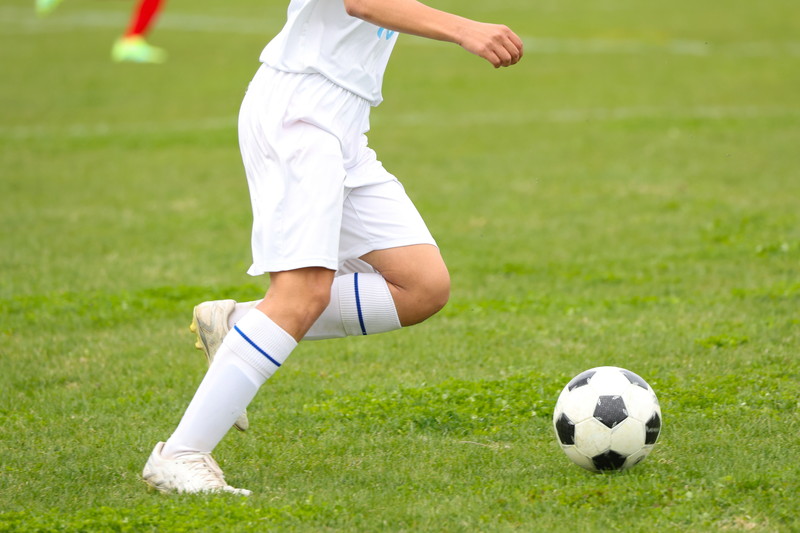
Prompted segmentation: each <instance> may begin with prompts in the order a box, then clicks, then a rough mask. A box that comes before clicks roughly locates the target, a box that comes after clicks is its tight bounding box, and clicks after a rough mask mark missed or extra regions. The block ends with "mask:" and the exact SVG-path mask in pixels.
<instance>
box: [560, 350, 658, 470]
mask: <svg viewBox="0 0 800 533" xmlns="http://www.w3.org/2000/svg"><path fill="white" fill-rule="evenodd" d="M661 425H662V422H661V408H660V406H659V404H658V398H657V397H656V393H655V392H654V391H653V389H652V387H650V385H648V383H647V382H646V381H645V380H643V379H642V378H641V377H639V376H638V375H636V374H634V373H633V372H631V371H630V370H625V369H624V368H617V367H614V366H601V367H597V368H592V369H590V370H587V371H585V372H581V373H580V374H578V375H577V376H575V377H574V378H572V380H571V381H570V382H569V383H567V386H566V387H564V390H562V391H561V394H560V395H559V396H558V401H557V402H556V407H555V411H554V412H553V427H554V428H555V431H556V437H557V438H558V442H559V444H560V445H561V449H563V450H564V453H565V454H567V457H569V458H570V459H571V460H572V461H573V462H574V463H575V464H577V465H579V466H582V467H583V468H585V469H587V470H591V471H592V472H601V471H607V470H625V469H627V468H630V467H632V466H634V465H636V464H639V463H640V462H642V460H644V458H645V457H647V455H648V454H649V453H650V452H651V451H652V450H653V446H655V444H656V441H657V440H658V435H659V434H660V433H661Z"/></svg>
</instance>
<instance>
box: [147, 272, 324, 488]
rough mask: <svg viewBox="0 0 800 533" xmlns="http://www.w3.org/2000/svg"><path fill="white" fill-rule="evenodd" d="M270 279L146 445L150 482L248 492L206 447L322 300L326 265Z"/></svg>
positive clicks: (247, 399) (234, 415) (243, 404)
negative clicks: (166, 432) (152, 443)
mask: <svg viewBox="0 0 800 533" xmlns="http://www.w3.org/2000/svg"><path fill="white" fill-rule="evenodd" d="M270 279H271V283H270V288H269V290H268V291H267V294H266V295H265V297H264V299H263V300H262V301H261V303H260V304H259V306H258V307H257V308H254V309H251V310H250V311H249V312H248V313H247V314H246V315H245V316H244V317H243V318H242V319H241V320H239V322H238V323H237V324H236V325H235V326H234V328H233V329H232V330H231V331H229V332H228V334H227V335H226V336H225V339H224V340H223V342H222V345H221V346H220V348H219V350H218V351H217V353H216V354H215V357H214V360H213V362H212V364H211V366H210V367H209V369H208V372H207V373H206V375H205V377H204V378H203V381H202V382H201V383H200V386H199V387H198V389H197V391H196V392H195V395H194V397H193V398H192V401H191V402H190V403H189V407H188V408H187V409H186V412H185V413H184V415H183V418H182V419H181V421H180V423H179V424H178V427H177V428H176V429H175V431H174V432H173V433H172V435H171V436H170V438H169V439H168V440H167V441H166V443H159V444H158V445H157V446H156V448H155V449H154V450H153V453H152V455H151V457H150V459H149V460H148V462H147V465H146V466H145V469H144V472H143V477H144V479H145V481H146V482H147V483H148V484H150V485H151V486H153V487H154V488H156V489H158V490H162V491H165V492H169V491H177V492H197V491H224V492H236V493H241V494H246V493H247V491H243V490H241V489H234V488H233V487H231V486H229V485H228V484H227V483H226V482H225V480H224V478H223V476H222V471H221V470H220V469H219V467H215V465H216V463H214V462H213V459H212V458H211V452H212V451H213V449H214V448H215V447H216V446H217V444H219V442H220V441H221V440H222V438H223V437H224V436H225V434H226V433H227V432H228V430H229V429H230V427H231V425H233V423H234V422H235V421H236V419H237V418H238V417H239V416H241V414H242V413H243V412H244V410H245V408H246V407H247V405H248V404H249V403H250V402H251V401H252V399H253V398H254V397H255V395H256V393H257V392H258V389H259V388H260V387H261V386H262V385H263V384H264V383H265V382H266V381H267V379H269V378H270V377H271V376H272V375H273V374H274V373H275V371H276V370H277V369H278V368H280V366H281V365H282V364H283V362H284V361H285V360H286V358H287V357H288V356H289V354H290V353H291V352H292V350H293V349H294V347H295V346H296V345H297V341H296V339H298V338H302V336H303V335H304V334H305V331H306V330H307V329H308V328H309V327H310V326H311V324H312V323H313V322H314V321H315V320H316V318H317V317H318V316H319V314H320V313H322V311H323V309H324V308H325V307H326V306H327V304H328V295H329V294H330V285H331V282H332V280H333V271H331V270H328V269H325V268H319V267H312V268H301V269H297V270H293V271H286V272H278V273H273V274H271V276H270ZM267 313H269V314H267Z"/></svg>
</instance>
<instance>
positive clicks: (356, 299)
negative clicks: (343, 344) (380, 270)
mask: <svg viewBox="0 0 800 533" xmlns="http://www.w3.org/2000/svg"><path fill="white" fill-rule="evenodd" d="M341 279H342V281H341V282H340V285H339V306H340V309H341V313H342V322H343V323H344V327H345V330H346V331H347V334H348V335H372V334H374V333H385V332H387V331H393V330H395V329H399V328H400V319H399V318H398V316H397V309H396V308H395V305H394V299H393V298H392V293H391V292H390V291H389V286H388V285H387V283H386V280H385V279H383V276H381V275H380V274H373V273H358V272H357V273H355V274H353V275H351V276H343V277H342V278H341Z"/></svg>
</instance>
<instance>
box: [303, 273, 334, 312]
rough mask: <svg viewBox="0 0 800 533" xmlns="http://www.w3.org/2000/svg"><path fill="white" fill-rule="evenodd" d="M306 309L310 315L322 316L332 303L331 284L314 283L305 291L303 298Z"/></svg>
mask: <svg viewBox="0 0 800 533" xmlns="http://www.w3.org/2000/svg"><path fill="white" fill-rule="evenodd" d="M301 300H302V301H303V304H304V307H305V308H306V310H307V312H308V314H310V315H317V316H318V315H320V314H322V312H323V311H324V310H325V308H326V307H328V304H330V302H331V285H330V283H325V282H324V281H323V282H321V283H313V284H311V285H309V286H308V287H307V288H306V290H304V291H303V294H302V296H301Z"/></svg>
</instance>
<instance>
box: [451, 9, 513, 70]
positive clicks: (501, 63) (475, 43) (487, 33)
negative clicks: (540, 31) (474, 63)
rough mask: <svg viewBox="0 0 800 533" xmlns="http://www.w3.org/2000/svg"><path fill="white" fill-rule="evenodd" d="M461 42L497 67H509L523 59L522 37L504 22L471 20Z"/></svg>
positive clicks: (464, 46) (468, 49)
mask: <svg viewBox="0 0 800 533" xmlns="http://www.w3.org/2000/svg"><path fill="white" fill-rule="evenodd" d="M459 44H460V45H461V46H462V47H463V48H464V49H465V50H467V51H469V52H472V53H473V54H475V55H478V56H480V57H482V58H484V59H485V60H487V61H488V62H489V63H491V64H492V65H494V67H495V68H499V67H509V66H511V65H514V64H516V63H517V62H519V60H520V59H522V39H520V38H519V37H518V36H517V34H516V33H514V32H513V31H511V30H510V29H509V28H508V27H507V26H503V25H502V24H486V23H484V22H476V21H470V23H469V24H468V25H467V26H466V27H465V28H464V32H463V34H462V38H461V40H460V42H459Z"/></svg>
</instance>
